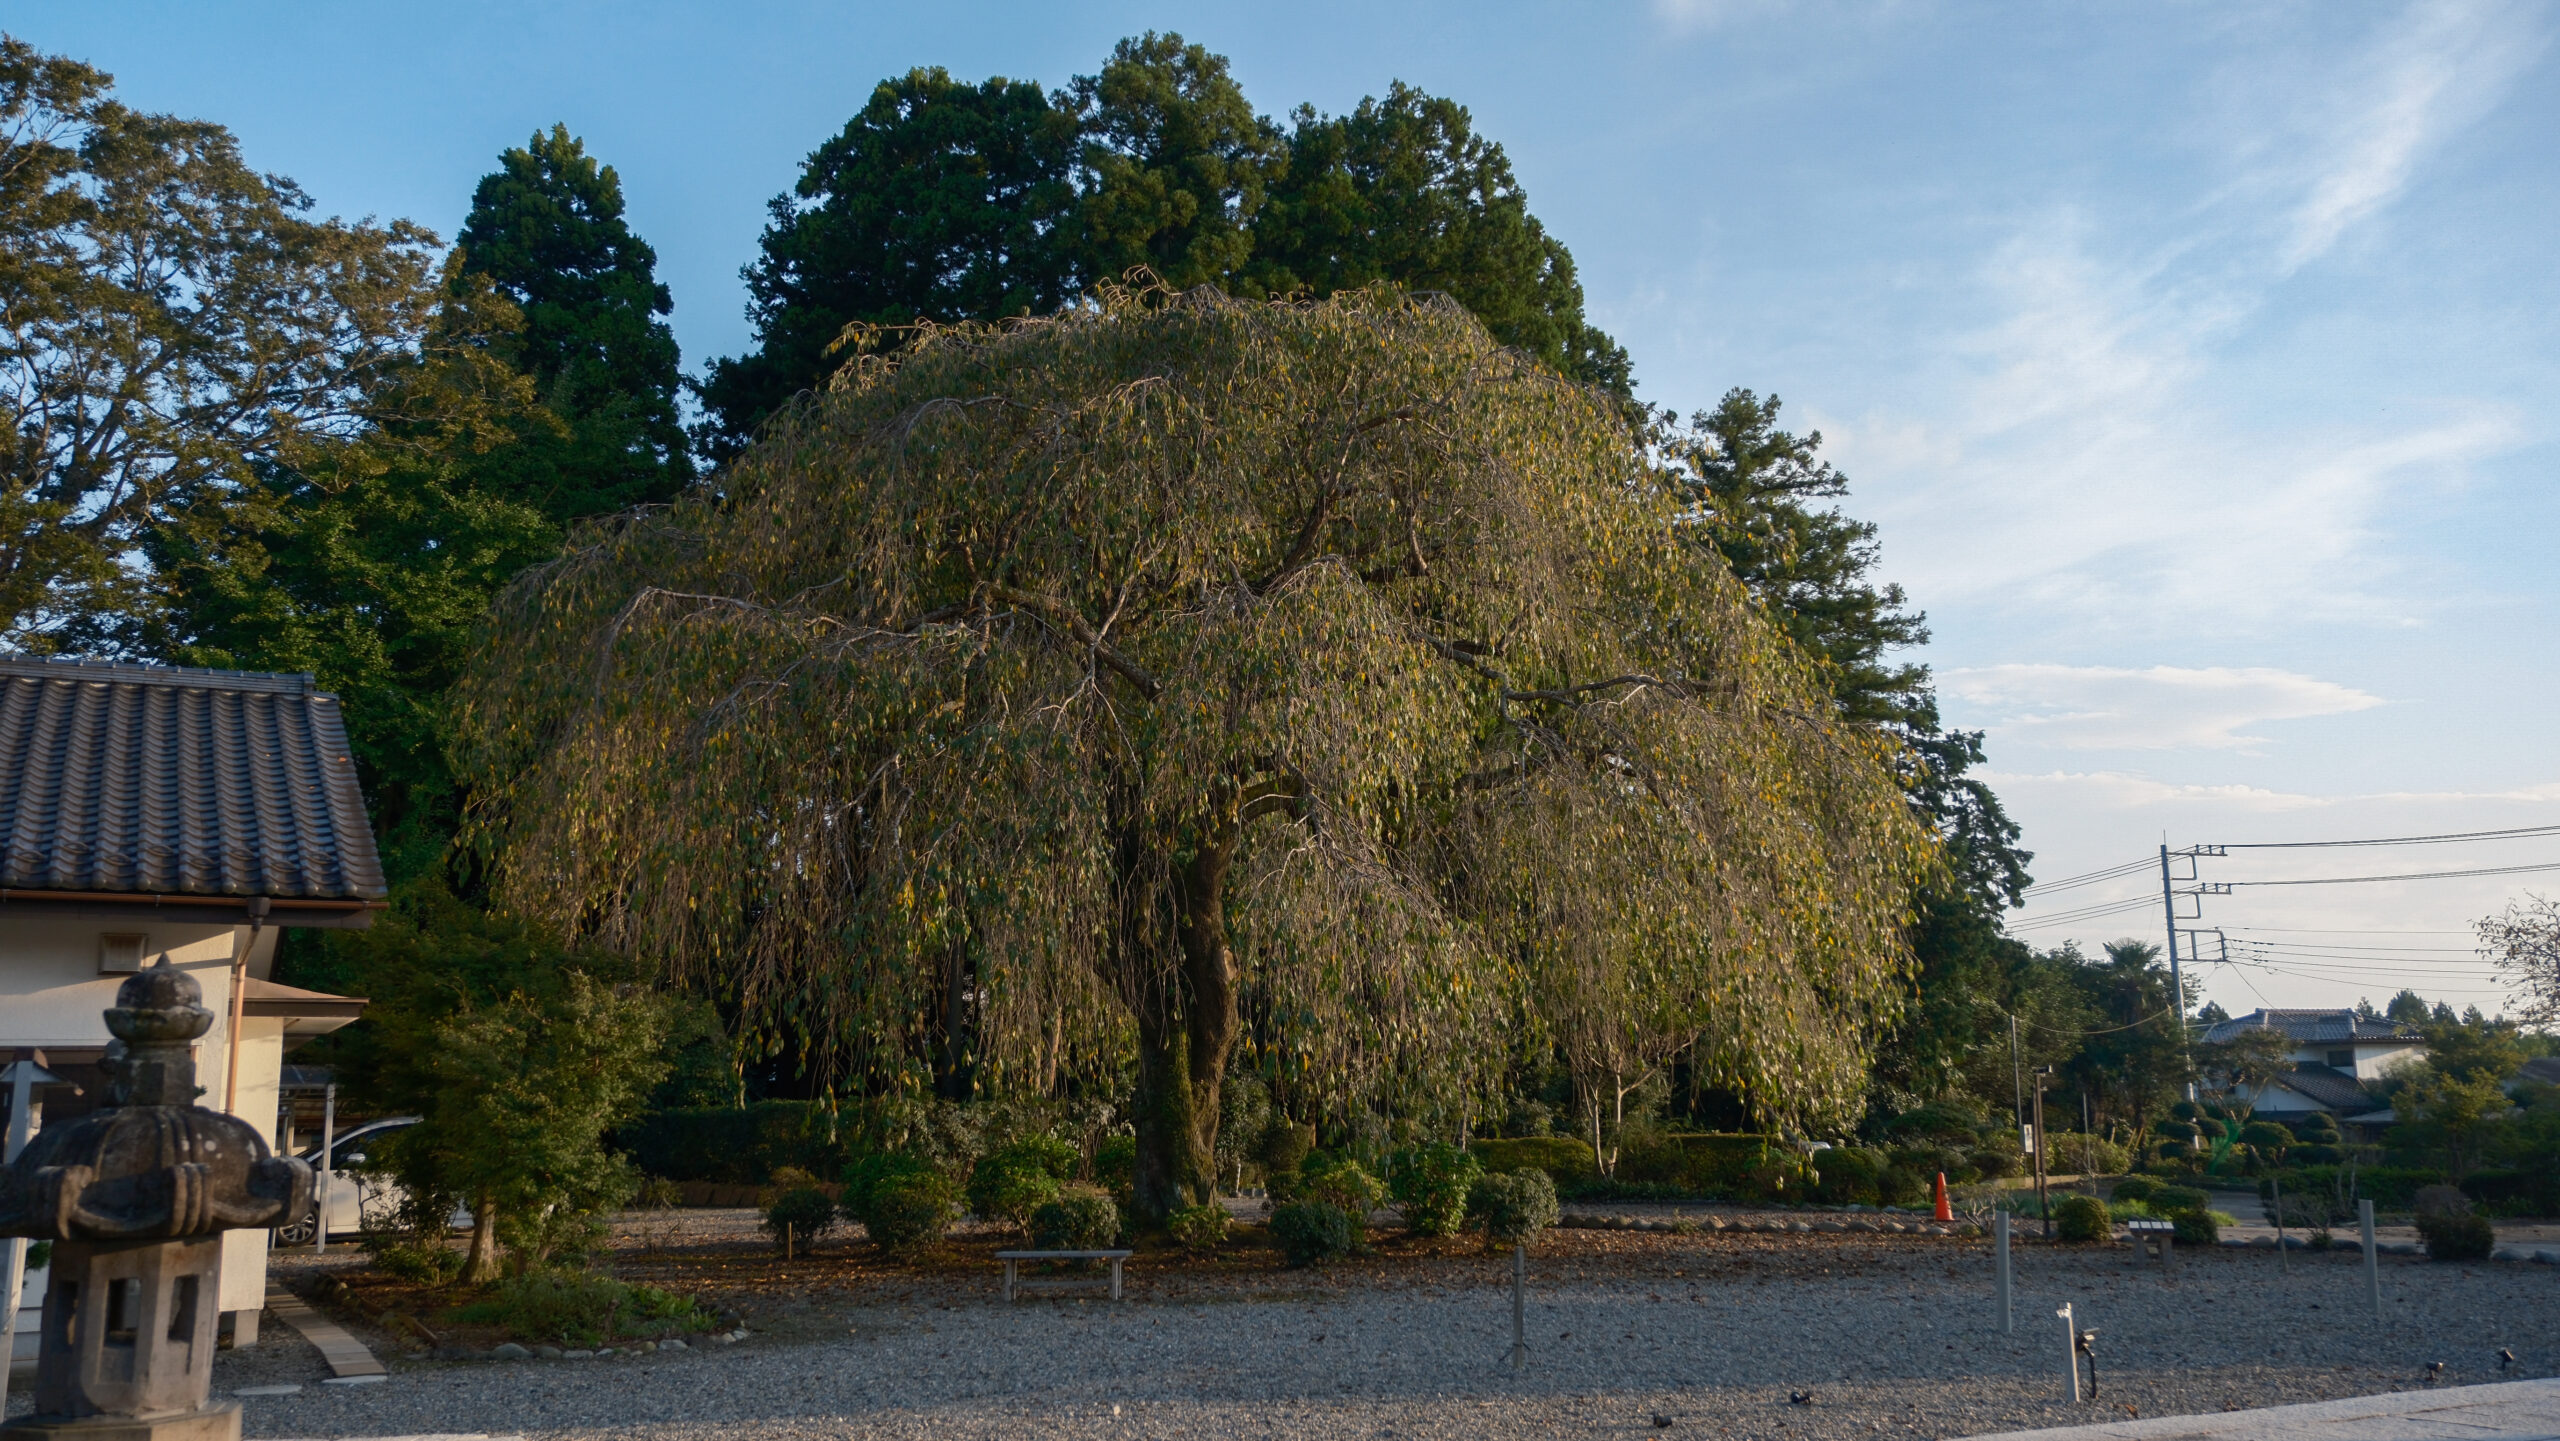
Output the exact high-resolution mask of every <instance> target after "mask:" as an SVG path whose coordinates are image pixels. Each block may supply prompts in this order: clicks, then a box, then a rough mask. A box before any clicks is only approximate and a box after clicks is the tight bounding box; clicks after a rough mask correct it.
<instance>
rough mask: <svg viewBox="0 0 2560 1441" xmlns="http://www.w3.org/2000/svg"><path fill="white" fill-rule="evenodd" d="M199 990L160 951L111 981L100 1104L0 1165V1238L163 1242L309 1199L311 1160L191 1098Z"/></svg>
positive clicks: (274, 1217)
mask: <svg viewBox="0 0 2560 1441" xmlns="http://www.w3.org/2000/svg"><path fill="white" fill-rule="evenodd" d="M203 1003H204V988H203V987H201V986H199V985H197V984H196V981H195V978H194V977H192V976H190V975H188V974H187V973H186V972H184V971H181V970H177V969H175V968H173V967H171V966H170V965H169V964H168V963H167V958H166V957H163V958H162V960H161V963H160V964H159V965H156V966H152V967H151V968H149V969H147V970H142V971H137V972H135V973H134V974H133V975H132V976H129V977H127V978H126V980H125V983H124V984H123V985H122V986H119V987H117V988H116V1003H115V1005H114V1006H113V1007H112V1008H111V1009H109V1010H108V1011H107V1013H106V1014H107V1029H108V1030H109V1031H111V1032H113V1033H114V1035H115V1038H116V1039H115V1044H113V1045H111V1046H109V1047H108V1048H107V1056H106V1067H107V1070H108V1073H109V1074H110V1075H111V1076H112V1077H113V1078H114V1086H113V1091H112V1099H111V1102H110V1104H109V1105H108V1106H106V1107H105V1108H103V1109H100V1110H97V1111H93V1112H91V1113H89V1114H88V1115H86V1116H82V1117H80V1118H79V1119H77V1120H73V1121H68V1122H64V1123H62V1124H59V1125H52V1126H47V1127H45V1128H44V1130H43V1131H42V1132H41V1133H39V1134H38V1135H37V1136H36V1138H35V1140H34V1141H32V1142H30V1143H29V1144H28V1146H27V1148H26V1149H25V1150H24V1151H21V1152H19V1153H18V1159H17V1160H15V1161H14V1162H11V1163H10V1164H9V1166H8V1167H7V1168H6V1169H0V1236H34V1237H42V1238H45V1239H48V1240H56V1241H93V1242H100V1241H103V1242H116V1241H167V1240H177V1239H181V1238H185V1237H190V1236H209V1235H212V1234H214V1233H215V1232H217V1231H225V1230H232V1229H239V1228H264V1227H268V1226H275V1225H280V1224H283V1223H284V1222H287V1221H290V1220H292V1219H294V1218H296V1217H298V1216H300V1215H301V1214H302V1213H303V1211H304V1210H305V1209H307V1208H308V1207H309V1206H310V1205H311V1167H310V1166H309V1165H307V1164H305V1163H304V1162H302V1161H300V1160H297V1159H294V1158H293V1157H290V1156H272V1155H269V1154H268V1152H267V1142H266V1138H265V1137H264V1136H262V1135H260V1134H259V1133H258V1130H257V1128H256V1127H254V1126H251V1125H250V1124H249V1123H248V1122H246V1121H243V1120H241V1119H239V1118H238V1117H236V1116H226V1115H223V1114H222V1113H221V1112H219V1111H209V1110H206V1109H205V1108H204V1107H202V1106H199V1105H197V1104H195V1098H196V1090H197V1088H196V1064H195V1042H196V1039H197V1038H198V1037H200V1036H202V1035H203V1034H204V1033H205V1031H206V1030H207V1029H209V1028H210V1027H211V1026H212V1025H213V1013H212V1012H211V1011H208V1010H206V1009H205V1008H204V1004H203Z"/></svg>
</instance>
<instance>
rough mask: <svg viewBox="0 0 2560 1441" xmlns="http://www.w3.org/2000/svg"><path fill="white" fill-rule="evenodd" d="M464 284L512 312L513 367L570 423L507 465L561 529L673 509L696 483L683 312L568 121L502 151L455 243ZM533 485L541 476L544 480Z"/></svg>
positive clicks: (617, 185)
mask: <svg viewBox="0 0 2560 1441" xmlns="http://www.w3.org/2000/svg"><path fill="white" fill-rule="evenodd" d="M454 243H455V246H456V248H457V249H458V251H459V253H460V256H461V267H460V271H461V274H462V275H464V276H468V277H477V278H480V279H483V280H485V281H486V282H487V283H488V284H489V285H490V286H491V287H493V288H494V289H495V290H496V291H497V292H498V293H499V294H501V295H503V296H505V297H506V298H507V299H508V300H510V301H512V302H514V304H515V307H516V310H517V312H518V313H519V314H520V315H521V316H522V317H523V324H522V328H521V329H520V330H518V331H516V332H515V333H514V334H512V335H511V336H509V337H508V338H507V340H506V342H505V343H504V345H503V347H502V354H503V356H504V358H505V359H506V360H507V361H508V362H509V364H511V365H512V366H513V368H515V369H516V370H518V371H521V372H523V373H524V374H525V375H526V376H527V377H528V378H529V379H531V380H532V382H533V384H534V387H535V390H536V392H537V393H538V394H539V395H540V396H541V398H542V402H543V405H544V406H545V407H546V408H547V409H549V410H550V411H551V412H552V413H553V414H554V415H557V416H559V417H560V418H561V420H562V421H563V422H565V425H564V428H563V430H562V431H561V432H560V433H558V434H557V435H553V436H544V437H541V438H540V439H539V440H538V441H536V442H535V445H534V448H533V449H532V450H531V451H530V452H528V453H520V454H517V455H515V456H513V457H511V458H510V460H509V464H510V465H511V466H512V467H514V468H516V469H517V470H518V473H519V474H520V475H522V476H524V477H525V479H524V480H523V481H522V482H519V484H518V485H516V486H515V487H513V488H514V489H515V490H516V491H517V493H518V495H519V498H521V499H523V500H525V501H527V502H529V503H530V504H532V505H533V506H534V507H535V508H536V509H538V510H539V511H540V512H541V513H542V514H543V515H545V516H546V517H548V518H549V519H551V520H552V521H555V522H560V523H566V522H568V521H572V520H576V519H578V518H580V517H582V516H590V515H601V514H605V513H607V512H611V511H617V510H622V509H624V508H626V507H629V506H632V505H639V504H644V503H650V502H657V501H664V500H666V499H668V498H669V497H671V496H673V495H674V494H675V492H676V488H677V487H678V486H680V485H682V484H683V483H684V481H685V480H686V479H687V477H688V476H689V475H690V474H691V466H690V463H689V462H688V461H687V459H686V456H685V442H684V431H683V429H682V427H681V426H680V425H679V424H678V421H677V415H676V392H677V388H678V386H679V385H680V384H681V383H682V376H681V375H680V374H679V373H678V369H677V353H676V340H675V333H674V331H673V330H671V329H670V328H669V327H668V325H667V323H666V321H665V320H663V319H661V318H660V317H662V316H664V315H665V314H666V313H667V312H668V311H669V310H670V309H672V308H673V306H674V301H673V299H672V298H671V297H670V296H669V295H668V293H667V288H666V286H664V285H662V284H660V283H659V282H658V278H657V254H656V252H654V251H652V250H651V249H650V248H649V246H648V243H647V242H645V241H643V240H641V239H640V237H639V236H637V235H634V234H632V232H631V227H630V226H629V225H628V224H627V223H626V222H625V221H624V220H623V216H622V181H621V179H620V177H618V176H616V175H615V174H614V172H613V167H612V166H609V165H604V166H600V165H598V164H597V163H596V160H595V158H594V157H593V156H591V155H589V154H587V152H586V147H585V146H584V145H583V144H582V143H581V142H579V141H578V140H577V139H576V138H575V137H573V136H571V135H570V134H569V129H568V127H567V126H565V125H555V126H553V127H552V128H551V131H550V133H548V134H544V133H541V132H539V131H537V132H536V133H535V134H534V136H533V138H532V139H531V140H528V141H527V142H526V143H525V144H524V145H523V146H522V147H520V148H516V149H510V150H507V151H504V152H502V153H501V154H500V155H499V157H498V169H497V170H496V171H495V172H493V173H491V174H489V175H487V176H485V177H483V178H482V179H481V181H480V185H479V188H478V189H477V190H475V191H474V192H473V193H472V197H471V213H470V214H469V215H468V216H467V217H465V218H464V220H463V222H462V230H461V232H460V234H458V235H457V236H456V237H455V242H454ZM537 477H538V478H537Z"/></svg>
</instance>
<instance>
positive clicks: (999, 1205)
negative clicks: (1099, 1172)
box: [969, 1136, 1082, 1226]
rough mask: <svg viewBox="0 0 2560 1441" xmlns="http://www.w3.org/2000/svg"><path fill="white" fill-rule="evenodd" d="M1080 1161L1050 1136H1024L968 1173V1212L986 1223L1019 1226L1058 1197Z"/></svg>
mask: <svg viewBox="0 0 2560 1441" xmlns="http://www.w3.org/2000/svg"><path fill="white" fill-rule="evenodd" d="M1080 1159H1082V1158H1080V1157H1079V1156H1077V1154H1076V1148H1075V1147H1073V1146H1070V1145H1068V1144H1067V1143H1066V1142H1064V1141H1061V1140H1058V1139H1057V1138H1055V1137H1052V1136H1025V1137H1023V1138H1022V1139H1021V1140H1018V1141H1015V1142H1013V1143H1012V1144H1010V1145H1006V1146H1000V1147H998V1148H997V1149H995V1150H993V1151H990V1152H988V1153H987V1154H986V1155H984V1156H981V1157H979V1158H978V1164H977V1165H975V1166H974V1167H971V1168H970V1171H969V1209H971V1210H973V1211H975V1212H977V1213H978V1214H979V1215H981V1216H984V1217H986V1218H987V1219H988V1220H990V1221H1006V1222H1010V1223H1011V1224H1013V1225H1016V1226H1019V1225H1022V1224H1023V1223H1024V1222H1025V1221H1027V1220H1028V1219H1029V1218H1030V1216H1031V1213H1032V1212H1034V1211H1036V1210H1038V1209H1040V1208H1041V1207H1042V1206H1045V1205H1047V1204H1049V1203H1050V1202H1051V1201H1054V1200H1056V1199H1057V1198H1058V1186H1059V1185H1060V1183H1062V1182H1064V1181H1066V1180H1068V1179H1069V1178H1071V1177H1073V1176H1074V1175H1075V1173H1076V1164H1077V1162H1078V1161H1079V1160H1080Z"/></svg>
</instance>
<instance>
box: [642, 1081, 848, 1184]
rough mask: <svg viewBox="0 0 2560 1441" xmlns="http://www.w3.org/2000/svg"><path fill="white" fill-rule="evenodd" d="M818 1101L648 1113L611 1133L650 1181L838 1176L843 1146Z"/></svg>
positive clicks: (753, 1181)
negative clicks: (792, 1170) (780, 1172)
mask: <svg viewBox="0 0 2560 1441" xmlns="http://www.w3.org/2000/svg"><path fill="white" fill-rule="evenodd" d="M831 1129H832V1128H831V1127H830V1125H829V1118H828V1115H827V1110H826V1107H825V1106H823V1105H821V1104H819V1103H818V1102H815V1101H757V1102H755V1103H754V1104H752V1105H747V1106H704V1107H679V1108H672V1109H668V1110H661V1111H651V1112H649V1113H648V1114H646V1115H643V1116H642V1117H640V1118H639V1119H638V1120H636V1121H634V1122H632V1123H631V1124H630V1125H628V1126H625V1127H624V1128H622V1129H621V1130H620V1131H617V1132H615V1133H614V1138H613V1139H614V1144H615V1145H617V1146H619V1147H621V1148H622V1149H623V1150H624V1151H625V1152H627V1153H628V1154H629V1155H630V1157H631V1163H632V1164H633V1165H635V1166H637V1167H639V1168H640V1169H641V1170H642V1171H643V1172H646V1173H647V1174H649V1175H652V1176H664V1177H666V1178H668V1179H669V1180H674V1181H725V1182H728V1183H730V1184H732V1185H754V1184H756V1183H757V1182H760V1181H763V1180H765V1179H766V1178H767V1177H769V1176H771V1175H772V1174H773V1173H774V1171H776V1170H777V1169H779V1168H781V1167H784V1166H797V1167H799V1168H800V1169H802V1170H804V1171H807V1172H809V1173H810V1174H812V1175H819V1176H826V1175H834V1174H836V1173H838V1172H840V1171H841V1170H843V1168H844V1165H845V1160H844V1149H845V1148H844V1142H843V1141H842V1140H840V1139H838V1138H837V1137H836V1136H834V1135H831V1134H830V1131H831Z"/></svg>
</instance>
